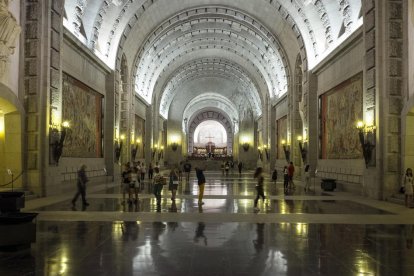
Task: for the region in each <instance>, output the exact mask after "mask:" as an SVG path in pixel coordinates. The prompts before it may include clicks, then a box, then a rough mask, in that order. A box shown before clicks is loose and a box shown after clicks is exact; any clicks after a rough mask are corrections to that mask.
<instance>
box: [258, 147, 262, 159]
mask: <svg viewBox="0 0 414 276" xmlns="http://www.w3.org/2000/svg"><path fill="white" fill-rule="evenodd" d="M257 151H258V152H259V158H260V160H261V161H263V150H262V147H261V146H258V147H257Z"/></svg>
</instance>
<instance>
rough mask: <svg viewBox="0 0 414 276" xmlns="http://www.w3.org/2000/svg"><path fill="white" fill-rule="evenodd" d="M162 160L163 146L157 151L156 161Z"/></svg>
mask: <svg viewBox="0 0 414 276" xmlns="http://www.w3.org/2000/svg"><path fill="white" fill-rule="evenodd" d="M162 158H164V146H161V147H160V148H159V150H158V160H161V159H162Z"/></svg>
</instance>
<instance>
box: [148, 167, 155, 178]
mask: <svg viewBox="0 0 414 276" xmlns="http://www.w3.org/2000/svg"><path fill="white" fill-rule="evenodd" d="M153 175H154V168H153V167H152V163H150V164H149V167H148V178H149V179H150V180H151V179H152V176H153Z"/></svg>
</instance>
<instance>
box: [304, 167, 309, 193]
mask: <svg viewBox="0 0 414 276" xmlns="http://www.w3.org/2000/svg"><path fill="white" fill-rule="evenodd" d="M309 190H310V166H309V164H307V165H306V166H305V192H307V191H309Z"/></svg>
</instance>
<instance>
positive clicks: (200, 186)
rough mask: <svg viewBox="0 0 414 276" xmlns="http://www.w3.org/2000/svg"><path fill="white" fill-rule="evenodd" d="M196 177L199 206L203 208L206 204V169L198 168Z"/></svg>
mask: <svg viewBox="0 0 414 276" xmlns="http://www.w3.org/2000/svg"><path fill="white" fill-rule="evenodd" d="M195 171H196V176H197V182H198V205H199V206H201V205H203V204H204V202H203V196H204V185H205V184H206V177H205V176H204V168H200V167H196V168H195Z"/></svg>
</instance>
